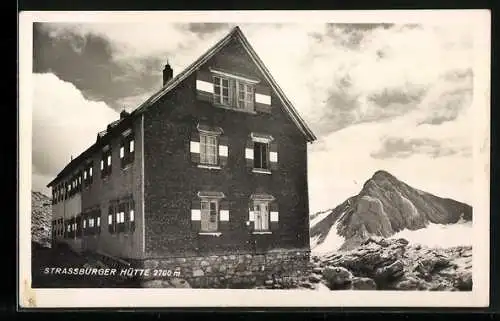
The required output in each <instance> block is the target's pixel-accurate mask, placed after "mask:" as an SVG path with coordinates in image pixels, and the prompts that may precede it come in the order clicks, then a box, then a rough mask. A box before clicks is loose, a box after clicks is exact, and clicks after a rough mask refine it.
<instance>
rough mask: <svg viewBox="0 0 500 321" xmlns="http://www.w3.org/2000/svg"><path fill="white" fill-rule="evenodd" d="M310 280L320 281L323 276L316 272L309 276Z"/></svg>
mask: <svg viewBox="0 0 500 321" xmlns="http://www.w3.org/2000/svg"><path fill="white" fill-rule="evenodd" d="M309 281H310V282H312V283H319V282H320V281H321V278H320V277H319V276H318V275H316V274H311V275H310V276H309Z"/></svg>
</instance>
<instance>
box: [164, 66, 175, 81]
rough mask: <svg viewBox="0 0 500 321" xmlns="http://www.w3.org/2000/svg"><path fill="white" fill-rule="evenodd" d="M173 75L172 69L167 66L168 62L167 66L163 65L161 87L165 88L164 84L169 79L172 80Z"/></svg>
mask: <svg viewBox="0 0 500 321" xmlns="http://www.w3.org/2000/svg"><path fill="white" fill-rule="evenodd" d="M173 75H174V71H173V70H172V67H170V65H169V64H168V61H167V64H166V65H165V68H164V69H163V86H165V84H166V83H167V82H168V81H169V80H170V79H172V76H173Z"/></svg>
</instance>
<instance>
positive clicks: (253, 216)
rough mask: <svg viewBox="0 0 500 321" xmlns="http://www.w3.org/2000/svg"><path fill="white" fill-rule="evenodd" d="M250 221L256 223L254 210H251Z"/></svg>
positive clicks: (249, 212) (249, 213)
mask: <svg viewBox="0 0 500 321" xmlns="http://www.w3.org/2000/svg"><path fill="white" fill-rule="evenodd" d="M248 220H249V221H250V222H253V221H255V212H254V211H253V210H252V209H249V211H248Z"/></svg>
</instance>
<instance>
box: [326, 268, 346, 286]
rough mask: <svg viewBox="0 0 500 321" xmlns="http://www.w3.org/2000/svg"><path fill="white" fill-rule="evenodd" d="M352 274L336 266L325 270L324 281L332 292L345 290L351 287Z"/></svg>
mask: <svg viewBox="0 0 500 321" xmlns="http://www.w3.org/2000/svg"><path fill="white" fill-rule="evenodd" d="M352 277H353V275H352V273H351V272H350V271H349V270H347V269H346V268H343V267H339V266H335V267H326V268H325V269H324V270H323V279H324V280H325V282H326V285H327V286H328V287H329V288H330V290H345V289H349V288H350V287H351V283H352Z"/></svg>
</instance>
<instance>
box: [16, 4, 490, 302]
mask: <svg viewBox="0 0 500 321" xmlns="http://www.w3.org/2000/svg"><path fill="white" fill-rule="evenodd" d="M144 14H147V15H148V21H154V20H155V19H162V20H163V21H165V20H167V19H168V20H171V21H172V22H193V21H196V22H221V21H223V22H229V23H231V22H238V23H248V22H255V23H263V22H297V23H299V22H307V23H309V22H310V21H316V22H319V21H322V22H332V23H340V22H343V23H349V22H350V23H361V22H370V23H376V22H385V23H387V22H393V23H398V22H399V23H412V22H415V23H436V24H439V23H443V21H446V23H447V24H448V23H463V22H464V21H467V23H468V24H470V25H471V27H472V26H475V28H476V29H475V37H474V39H475V50H474V53H475V69H474V98H473V104H474V106H475V107H474V108H476V110H477V111H478V112H477V113H476V115H475V116H476V119H474V126H475V131H474V134H473V135H474V177H475V181H474V191H475V202H474V203H473V204H472V205H473V212H474V215H473V229H474V236H473V239H474V245H473V283H474V285H473V290H472V292H420V291H415V292H399V291H328V292H321V291H310V290H309V291H308V290H290V291H288V290H279V291H277V290H215V289H209V290H208V289H189V290H186V289H68V288H65V289H32V288H31V230H30V225H31V175H32V172H31V171H32V168H31V167H32V165H31V153H32V150H31V133H32V119H31V113H32V103H33V82H32V79H33V77H32V70H33V69H32V64H33V62H32V59H33V58H32V50H33V47H32V46H33V26H32V23H33V22H36V21H40V22H42V21H45V22H49V21H50V22H98V21H99V22H102V21H103V19H106V22H118V21H120V22H125V21H129V22H132V21H134V22H142V21H144V16H143V15H144ZM490 23H491V17H490V12H489V11H488V10H412V11H409V10H408V11H404V10H392V11H383V10H380V11H293V12H290V11H272V12H270V11H233V12H223V13H222V12H215V11H214V12H182V13H181V12H22V13H21V14H20V16H19V108H18V110H19V118H18V119H19V135H20V136H19V180H18V181H19V207H18V208H19V216H18V220H19V221H18V222H19V226H18V228H19V231H18V233H19V234H18V235H19V236H20V237H19V242H18V244H19V253H18V255H19V256H18V258H19V265H18V267H19V272H18V273H19V274H18V282H19V298H18V302H19V304H20V305H21V306H22V307H37V308H43V307H61V308H63V307H65V308H66V307H136V308H139V307H206V306H216V307H248V306H250V307H486V306H488V304H489V246H490V245H489V235H490V234H489V218H490V216H489V185H490V183H489V177H490V174H489V166H490V152H489V148H490V138H489V133H490V45H491V41H490ZM457 170H460V169H457Z"/></svg>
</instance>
